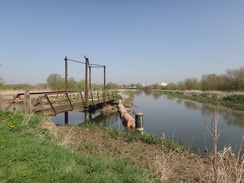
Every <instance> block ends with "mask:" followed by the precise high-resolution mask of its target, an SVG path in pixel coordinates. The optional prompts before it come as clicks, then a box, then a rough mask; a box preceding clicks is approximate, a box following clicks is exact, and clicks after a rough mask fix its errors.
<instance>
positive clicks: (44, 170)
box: [0, 111, 244, 183]
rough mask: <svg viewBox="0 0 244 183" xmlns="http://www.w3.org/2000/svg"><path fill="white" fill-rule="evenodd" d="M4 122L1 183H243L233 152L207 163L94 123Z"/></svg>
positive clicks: (3, 117)
mask: <svg viewBox="0 0 244 183" xmlns="http://www.w3.org/2000/svg"><path fill="white" fill-rule="evenodd" d="M0 121H1V122H0V134H1V136H0V152H1V153H0V159H1V161H0V182H27V183H28V182H133V183H134V182H160V180H161V181H162V182H214V180H217V179H218V180H220V179H219V178H221V180H220V181H217V182H241V180H243V172H244V161H243V159H241V158H240V157H238V158H236V157H235V156H234V155H233V154H231V149H229V148H228V149H227V151H223V152H216V155H214V156H210V157H204V158H203V157H199V156H198V155H196V154H194V153H192V152H190V151H188V150H187V149H185V147H184V146H183V145H179V144H175V143H172V141H170V140H168V139H167V138H165V137H161V138H160V139H159V138H157V137H155V136H153V135H140V134H138V133H137V134H133V133H125V132H122V131H120V130H114V129H101V128H99V127H97V126H96V125H95V124H92V123H91V124H83V125H81V126H55V125H54V124H53V123H51V122H50V121H49V120H47V118H44V117H41V116H35V115H27V114H24V113H9V112H2V111H0ZM213 162H217V163H214V164H213ZM214 169H215V170H217V173H214V171H213V170H214ZM215 177H216V178H215ZM222 177H223V178H222ZM222 180H223V181H222Z"/></svg>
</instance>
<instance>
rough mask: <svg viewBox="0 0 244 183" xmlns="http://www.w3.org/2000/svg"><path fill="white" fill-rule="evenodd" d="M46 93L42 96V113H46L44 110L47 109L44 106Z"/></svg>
mask: <svg viewBox="0 0 244 183" xmlns="http://www.w3.org/2000/svg"><path fill="white" fill-rule="evenodd" d="M44 104H45V103H44V95H42V96H41V106H42V115H44V111H45V108H44Z"/></svg>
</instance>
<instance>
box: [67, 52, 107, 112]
mask: <svg viewBox="0 0 244 183" xmlns="http://www.w3.org/2000/svg"><path fill="white" fill-rule="evenodd" d="M84 58H85V62H82V61H77V60H73V59H68V57H67V56H66V57H65V58H64V61H65V91H66V92H68V61H70V62H76V63H79V64H84V65H85V107H86V108H87V107H88V90H90V91H92V88H91V78H92V75H91V68H104V79H103V81H104V82H103V83H104V93H105V92H106V66H105V65H98V64H92V63H90V62H89V58H87V57H86V56H84ZM88 68H89V75H88ZM88 82H89V85H88Z"/></svg>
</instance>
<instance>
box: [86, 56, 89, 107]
mask: <svg viewBox="0 0 244 183" xmlns="http://www.w3.org/2000/svg"><path fill="white" fill-rule="evenodd" d="M85 59H86V68H85V108H86V109H88V97H89V96H88V66H89V59H88V58H86V56H85Z"/></svg>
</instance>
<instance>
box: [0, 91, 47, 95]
mask: <svg viewBox="0 0 244 183" xmlns="http://www.w3.org/2000/svg"><path fill="white" fill-rule="evenodd" d="M50 91H51V90H30V92H50ZM24 92H25V90H0V94H1V95H16V94H17V93H24Z"/></svg>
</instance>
